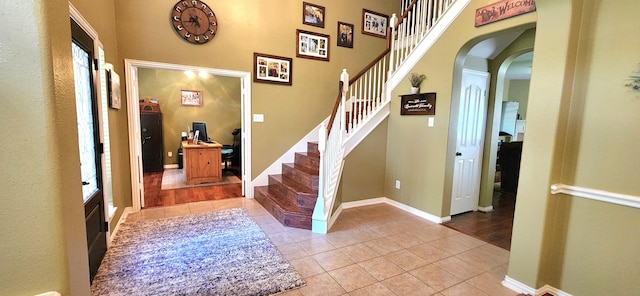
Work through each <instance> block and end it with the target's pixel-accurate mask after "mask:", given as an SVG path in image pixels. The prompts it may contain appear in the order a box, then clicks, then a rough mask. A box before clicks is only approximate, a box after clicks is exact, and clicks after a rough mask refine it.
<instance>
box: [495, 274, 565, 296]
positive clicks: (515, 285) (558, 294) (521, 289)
mask: <svg viewBox="0 0 640 296" xmlns="http://www.w3.org/2000/svg"><path fill="white" fill-rule="evenodd" d="M502 285H503V286H505V287H507V288H509V289H511V290H513V291H514V292H516V293H525V294H530V295H537V296H538V295H545V294H551V295H555V296H572V295H571V294H569V293H567V292H564V291H562V290H559V289H556V288H554V287H552V286H549V285H544V286H543V287H541V288H540V289H537V290H536V289H534V288H531V287H529V286H527V285H525V284H523V283H521V282H519V281H517V280H514V279H512V278H510V277H509V276H505V277H504V280H503V281H502Z"/></svg>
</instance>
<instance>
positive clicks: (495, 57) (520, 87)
mask: <svg viewBox="0 0 640 296" xmlns="http://www.w3.org/2000/svg"><path fill="white" fill-rule="evenodd" d="M534 36H535V28H530V26H529V27H521V28H514V29H512V30H509V31H504V32H498V33H495V34H492V35H490V36H483V37H480V38H477V39H475V40H471V41H469V42H468V43H467V45H466V46H465V47H464V48H463V49H462V50H461V51H460V52H459V54H458V57H457V59H456V69H455V72H454V73H455V74H454V75H455V79H454V89H453V92H452V93H453V99H452V109H451V122H450V130H451V131H452V132H451V133H450V140H449V141H450V143H449V145H450V147H453V146H455V145H456V143H454V142H455V141H456V139H457V137H458V136H459V133H458V132H457V131H459V130H460V128H459V126H460V125H461V123H460V122H462V120H461V119H460V118H459V117H460V116H461V115H460V116H459V115H458V114H464V112H462V111H463V110H464V108H465V106H464V103H461V102H460V101H461V100H460V99H459V98H461V97H462V96H464V95H465V94H464V93H463V92H464V90H461V87H462V86H463V85H462V84H463V82H464V75H463V71H468V70H469V69H471V70H474V71H479V72H485V73H489V74H490V76H491V78H490V83H489V86H488V88H487V91H488V95H486V99H487V100H486V103H485V104H486V108H485V109H484V112H485V113H484V114H481V116H480V117H479V118H483V119H482V120H483V122H482V124H483V125H484V126H483V128H482V130H481V131H482V132H483V133H484V134H483V135H482V139H483V140H482V141H483V143H482V147H481V152H480V153H481V157H479V158H478V160H477V162H478V163H479V164H480V168H479V169H478V171H479V176H477V177H476V179H474V180H472V181H470V180H462V181H461V180H460V179H456V178H455V177H454V178H453V181H452V183H453V184H452V188H453V189H452V192H454V195H453V196H452V207H451V215H452V219H451V221H450V222H448V223H446V224H444V225H446V226H449V227H451V228H454V229H456V230H458V231H461V232H463V233H466V234H469V235H472V236H474V237H477V238H479V239H482V240H484V241H486V242H488V243H492V244H494V245H497V246H499V247H502V248H504V249H507V250H509V249H510V245H511V230H512V225H513V214H514V209H515V200H516V198H515V197H516V192H517V190H516V189H517V178H518V171H519V157H517V156H518V155H519V154H518V153H517V151H516V152H514V153H513V158H514V159H513V160H512V161H510V162H507V161H506V157H503V159H502V160H500V161H499V157H498V155H499V152H500V150H499V148H500V147H501V146H502V143H508V144H506V145H505V146H504V147H507V146H514V147H516V146H517V147H520V150H519V151H521V143H522V140H523V139H524V134H525V132H524V131H525V128H524V126H525V123H526V121H525V120H526V106H527V104H526V103H527V100H528V89H529V88H528V85H529V83H528V81H529V78H530V75H531V61H532V58H533V41H534ZM504 105H508V106H509V108H504V107H503V106H504ZM514 106H515V108H514ZM507 111H510V112H507ZM505 113H506V114H505ZM505 116H506V118H505ZM507 119H508V120H507ZM459 121H460V122H459ZM505 128H508V131H504V129H505ZM516 131H519V132H516ZM507 134H508V136H507ZM518 140H520V141H518ZM512 143H513V144H512ZM517 147H516V148H514V149H515V150H518V149H517ZM505 151H507V149H504V150H502V154H504V153H505ZM516 160H517V161H516ZM456 161H457V160H456ZM505 165H508V166H509V167H508V169H507V170H506V171H505V169H504V168H506V167H505ZM455 169H456V168H454V169H452V170H453V175H454V176H455V175H456V174H457V173H456V172H455ZM502 179H505V180H509V182H510V183H508V184H503V181H502ZM461 184H474V185H475V186H477V187H476V188H470V189H469V191H470V192H474V194H475V197H476V199H475V200H473V201H472V202H471V204H470V207H469V208H467V210H464V207H462V210H460V208H456V207H455V205H454V202H455V198H456V196H455V192H456V186H463V185H461ZM505 185H507V186H506V187H507V188H505ZM505 189H507V190H505ZM456 211H458V212H456Z"/></svg>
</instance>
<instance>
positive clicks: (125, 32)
mask: <svg viewBox="0 0 640 296" xmlns="http://www.w3.org/2000/svg"><path fill="white" fill-rule="evenodd" d="M274 3H275V2H273V1H251V0H234V1H216V2H215V3H209V4H210V5H211V6H212V8H213V10H214V12H215V14H216V17H217V18H218V23H219V30H218V34H217V35H216V37H215V38H214V39H213V40H212V41H210V42H209V43H206V44H204V45H193V44H189V43H187V42H185V41H183V40H182V39H181V38H180V37H178V36H177V34H176V33H175V31H174V30H173V28H172V26H171V23H170V22H169V11H170V9H171V7H173V5H174V4H175V1H173V0H171V1H169V0H161V1H152V0H143V1H128V0H117V1H116V23H117V35H118V56H119V59H120V60H122V59H124V58H128V59H138V60H146V61H154V62H164V63H172V64H185V65H192V66H201V67H207V68H219V69H229V70H237V71H246V72H251V71H252V67H253V53H254V52H259V53H265V54H271V55H277V56H284V57H289V58H293V64H292V72H293V76H292V81H293V85H292V86H281V85H273V84H265V83H253V84H252V93H251V95H252V97H251V100H252V106H251V109H252V112H253V113H259V114H264V118H265V121H264V122H263V123H253V124H252V143H253V147H251V149H252V172H250V173H249V175H250V176H251V177H252V178H255V177H256V176H257V175H259V174H260V173H261V172H262V171H263V170H264V169H266V168H267V167H268V166H269V165H271V163H272V162H273V161H275V160H276V159H277V158H278V157H280V156H281V155H282V154H283V153H284V152H286V151H287V150H288V149H289V148H290V147H291V146H292V145H293V144H294V143H296V142H297V141H298V140H299V139H300V138H301V137H303V136H304V135H306V134H307V133H308V132H309V131H311V130H312V129H313V128H314V127H316V126H317V125H318V124H319V123H320V121H322V120H323V119H324V118H326V117H327V116H328V115H329V113H330V112H331V109H332V107H333V101H334V100H335V97H336V94H337V91H336V89H337V84H338V80H339V75H340V73H341V71H342V69H343V68H346V69H347V70H348V71H350V72H352V73H354V74H355V72H357V71H359V70H360V69H361V68H362V67H363V66H364V65H366V64H368V63H369V62H370V61H371V59H373V57H375V56H376V55H377V54H379V53H380V52H381V51H382V49H383V47H384V39H381V38H376V37H371V36H366V35H362V34H361V33H360V31H361V24H360V22H361V18H362V8H367V9H371V10H374V11H378V12H381V13H385V14H391V13H392V12H395V11H396V10H397V9H398V8H399V7H400V4H399V1H383V0H376V1H365V0H358V1H347V2H344V1H342V2H335V1H326V0H325V1H316V2H313V3H314V4H317V5H322V6H324V7H325V11H326V15H325V27H324V28H318V27H313V26H309V25H303V24H302V1H291V0H288V1H280V2H278V4H277V5H274ZM141 12H144V13H141ZM338 21H342V22H347V23H351V24H354V25H355V37H354V47H353V49H351V48H345V47H338V46H336V38H335V37H336V32H337V22H338ZM296 29H302V30H307V31H312V32H317V33H322V34H327V35H330V36H331V37H330V62H323V61H316V60H310V59H303V58H297V57H296V46H295V45H296ZM292 123H295V124H292Z"/></svg>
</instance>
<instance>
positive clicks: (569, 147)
mask: <svg viewBox="0 0 640 296" xmlns="http://www.w3.org/2000/svg"><path fill="white" fill-rule="evenodd" d="M571 8H572V10H573V11H574V12H573V13H572V14H571V15H568V14H565V17H569V16H571V17H573V18H574V24H575V25H579V27H580V31H579V34H578V33H574V35H577V36H574V37H572V38H568V41H563V43H565V44H569V45H570V46H573V47H574V48H575V49H573V50H574V52H571V51H570V52H568V53H567V58H568V59H571V60H572V61H573V63H574V64H575V66H574V67H573V69H572V70H573V71H574V73H573V77H568V78H565V79H564V80H562V81H561V82H562V87H563V88H564V89H567V90H570V92H569V93H563V96H562V99H563V100H568V101H569V103H568V106H566V107H567V108H566V109H561V110H562V111H567V113H562V115H563V117H561V118H562V119H563V120H566V127H565V126H562V125H561V127H562V128H566V132H565V136H564V137H563V141H562V142H561V143H558V146H559V147H561V149H562V150H563V151H562V152H556V155H558V154H559V155H562V158H561V159H557V158H556V159H555V160H556V161H558V162H559V163H558V164H557V165H554V166H553V174H552V178H551V183H555V182H561V183H564V184H568V185H576V186H582V187H586V188H591V189H596V190H605V191H610V192H614V193H620V194H628V195H631V196H640V184H639V183H638V174H637V171H638V169H637V168H638V167H640V158H638V157H634V156H633V155H634V154H635V152H636V151H638V150H640V138H639V137H637V136H630V135H637V134H638V132H640V117H639V116H638V111H639V110H640V92H637V91H635V92H634V91H632V90H630V89H629V88H627V87H625V86H624V84H625V83H627V82H628V81H630V80H629V77H628V76H629V75H632V74H633V73H632V72H633V71H637V70H638V61H639V60H638V59H639V57H640V56H639V54H638V50H637V49H638V48H640V40H639V39H638V38H629V35H628V34H627V33H628V32H626V30H625V29H624V28H626V27H627V26H628V25H629V24H637V13H636V12H637V11H638V10H639V9H640V3H638V1H633V0H625V1H602V0H601V1H572V5H571ZM551 24H554V27H557V26H558V23H551ZM636 27H637V26H636ZM546 29H548V30H549V31H550V30H551V28H550V27H546ZM549 31H544V30H543V31H542V32H541V33H544V32H549ZM554 32H556V33H557V30H556V29H554ZM573 32H577V31H575V30H574V31H573ZM561 36H563V35H561ZM574 38H575V39H574ZM537 45H538V44H537V41H536V56H535V58H534V66H533V71H534V72H535V71H536V69H538V66H539V65H536V64H535V63H537V62H538V58H539V56H537V48H538V47H537ZM612 53H615V54H612ZM544 58H545V56H543V58H542V59H543V60H544ZM536 78H537V79H536V80H535V83H534V78H533V77H532V80H531V81H532V84H531V89H532V90H531V95H530V98H531V99H530V101H529V110H532V109H533V110H536V111H535V113H534V112H529V113H528V115H529V117H528V118H527V125H528V127H527V136H526V137H527V141H526V142H528V141H529V139H530V138H529V132H530V131H532V129H533V128H534V127H535V126H538V125H537V124H539V122H537V120H538V116H537V115H539V114H540V113H541V112H540V111H542V109H543V105H541V104H548V103H549V101H550V100H551V99H549V93H547V92H546V91H545V90H546V89H545V88H544V86H541V85H540V84H544V83H545V82H546V81H547V79H549V78H550V77H539V76H538V77H536ZM569 78H572V79H569ZM542 81H544V82H542ZM542 97H545V98H544V99H543V98H542ZM539 100H541V101H542V102H540V103H538V101H539ZM534 104H535V107H534ZM534 116H535V118H536V121H535V122H534V125H533V126H532V125H531V120H532V119H534ZM534 131H538V129H534ZM526 142H525V145H527V143H526ZM536 148H537V147H525V149H527V150H530V149H531V150H532V149H536ZM556 151H557V150H556ZM531 160H533V159H532V158H531V157H528V158H527V160H526V165H527V167H528V168H530V169H529V170H532V169H531V168H533V167H534V166H535V167H536V169H537V167H538V166H537V161H536V163H535V164H534V163H532V161H531ZM523 161H525V158H523ZM527 183H530V182H529V181H528V180H527ZM521 184H522V183H521ZM540 197H542V196H537V198H540ZM518 198H520V195H519V196H518ZM525 198H527V199H530V198H531V197H530V196H527V197H525ZM548 199H549V202H548V205H547V211H548V215H549V216H550V217H547V218H546V219H545V222H546V225H547V228H549V227H551V226H553V232H549V231H545V232H544V240H543V243H544V244H543V253H542V255H541V257H542V258H549V261H545V260H542V263H543V265H542V266H541V268H542V271H541V276H540V278H539V279H538V282H542V281H544V282H548V283H550V284H552V285H553V286H555V287H558V288H560V289H562V290H564V291H567V292H569V293H571V294H573V295H632V294H635V293H637V291H639V290H640V282H638V280H637V279H638V278H639V277H640V257H639V256H638V255H637V254H638V249H640V230H639V229H638V227H635V226H634V225H638V224H639V223H640V211H639V210H638V209H636V208H629V207H625V206H619V205H611V204H607V203H603V202H596V201H589V200H583V199H580V198H576V197H571V196H568V195H559V196H550V197H548ZM525 211H530V209H529V208H524V207H519V208H517V209H516V215H518V214H520V213H522V212H525ZM518 222H520V223H518V229H522V228H521V227H522V226H521V225H522V224H528V223H530V222H523V221H522V220H519V221H518ZM514 231H515V229H514ZM522 243H527V241H526V240H525V241H524V242H522ZM528 243H534V241H528ZM514 255H516V256H519V255H524V254H522V253H521V252H519V251H518V252H516V253H515V254H514ZM512 258H513V256H512ZM587 258H588V260H585V259H587ZM545 268H546V270H545ZM545 274H546V275H549V277H548V278H545V277H544V275H545Z"/></svg>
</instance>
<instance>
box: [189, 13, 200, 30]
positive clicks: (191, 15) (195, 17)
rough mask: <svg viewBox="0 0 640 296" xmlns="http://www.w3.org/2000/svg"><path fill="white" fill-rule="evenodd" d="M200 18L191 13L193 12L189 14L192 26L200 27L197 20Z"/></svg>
mask: <svg viewBox="0 0 640 296" xmlns="http://www.w3.org/2000/svg"><path fill="white" fill-rule="evenodd" d="M199 19H200V18H199V17H198V16H197V15H193V14H189V21H188V22H189V23H191V25H192V26H196V27H198V28H200V21H198V20H199Z"/></svg>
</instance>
